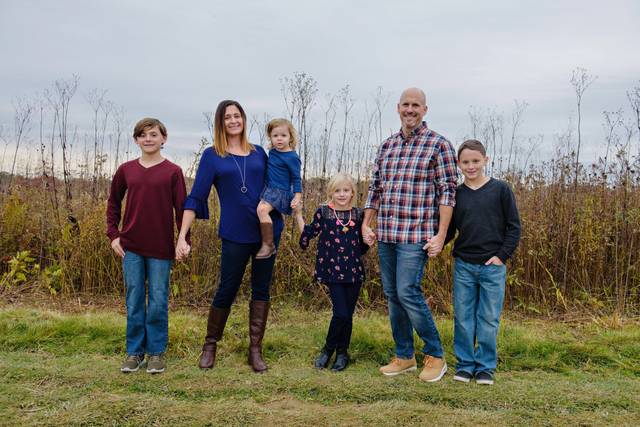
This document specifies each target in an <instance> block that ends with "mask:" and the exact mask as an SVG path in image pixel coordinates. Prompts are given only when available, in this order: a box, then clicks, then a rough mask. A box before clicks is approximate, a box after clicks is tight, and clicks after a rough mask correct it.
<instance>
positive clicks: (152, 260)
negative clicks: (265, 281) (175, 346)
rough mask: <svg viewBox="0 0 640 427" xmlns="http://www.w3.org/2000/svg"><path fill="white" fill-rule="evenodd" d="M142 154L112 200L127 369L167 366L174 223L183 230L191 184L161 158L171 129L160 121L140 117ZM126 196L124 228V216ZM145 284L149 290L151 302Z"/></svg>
mask: <svg viewBox="0 0 640 427" xmlns="http://www.w3.org/2000/svg"><path fill="white" fill-rule="evenodd" d="M133 137H134V139H135V142H136V144H137V145H138V146H139V147H140V151H141V155H140V157H139V158H137V159H135V160H131V161H128V162H126V163H123V164H122V165H120V167H119V168H118V170H117V171H116V174H115V175H114V177H113V181H112V182H111V193H110V195H109V201H108V203H107V236H109V239H110V240H111V247H112V248H113V250H114V251H115V253H116V254H118V255H119V256H120V257H122V259H123V261H122V269H123V273H124V282H125V287H126V304H127V339H126V341H127V358H126V359H125V361H124V362H123V363H122V365H121V367H120V370H121V371H122V372H135V371H137V370H138V369H139V368H140V366H141V365H142V363H143V361H144V357H145V354H146V355H148V356H149V360H148V361H147V372H149V373H160V372H164V370H165V361H164V352H165V350H166V347H167V340H168V329H169V321H168V319H169V314H168V311H169V307H168V296H169V295H168V294H169V274H170V272H171V266H172V264H173V259H174V257H175V248H174V228H173V224H174V212H175V223H176V225H177V227H178V230H179V229H180V225H181V222H182V205H183V204H184V201H185V198H186V188H185V183H184V177H183V175H182V169H180V167H179V166H177V165H175V164H173V163H171V162H170V161H169V160H167V159H165V158H164V157H162V155H161V154H160V150H161V149H162V147H163V146H164V144H165V143H166V142H167V129H166V127H165V126H164V125H163V124H162V122H160V121H159V120H157V119H151V118H145V119H142V120H140V121H139V122H138V123H137V124H136V126H135V128H134V131H133ZM125 195H126V198H127V200H126V208H125V211H124V220H123V221H122V227H121V228H120V229H118V226H119V225H120V214H121V212H122V200H123V198H124V197H125ZM146 286H148V289H149V301H148V304H147V297H146V294H147V292H146Z"/></svg>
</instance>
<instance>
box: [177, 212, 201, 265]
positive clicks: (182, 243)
mask: <svg viewBox="0 0 640 427" xmlns="http://www.w3.org/2000/svg"><path fill="white" fill-rule="evenodd" d="M195 218H196V213H195V212H194V211H192V210H191V209H185V211H184V212H183V214H182V226H181V227H180V234H178V243H177V244H176V260H178V261H181V260H183V259H184V258H186V257H187V256H188V255H189V252H190V251H191V246H190V245H189V244H188V243H187V233H188V232H189V229H190V228H191V224H192V223H193V220H194V219H195Z"/></svg>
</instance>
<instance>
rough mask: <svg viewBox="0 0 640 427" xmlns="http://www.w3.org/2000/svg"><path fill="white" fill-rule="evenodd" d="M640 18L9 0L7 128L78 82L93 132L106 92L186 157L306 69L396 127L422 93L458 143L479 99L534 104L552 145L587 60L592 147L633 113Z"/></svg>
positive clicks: (493, 9)
mask: <svg viewBox="0 0 640 427" xmlns="http://www.w3.org/2000/svg"><path fill="white" fill-rule="evenodd" d="M638 22H640V2H639V1H638V0H628V1H625V0H620V1H617V0H611V1H609V2H607V3H605V2H602V1H590V0H581V1H561V0H555V1H547V0H536V1H507V0H505V1H491V0H487V1H482V2H479V1H448V2H435V1H425V0H420V1H393V2H392V1H383V0H367V1H333V0H329V1H327V0H323V1H315V2H306V1H252V0H245V1H237V2H231V1H226V2H221V1H211V0H208V1H175V2H174V1H166V0H157V1H153V2H142V1H131V0H128V1H65V0H59V1H55V2H52V1H32V0H13V1H11V0H0V41H1V43H0V58H1V61H2V66H1V67H0V123H2V124H4V125H5V127H7V126H9V127H11V126H12V120H13V107H12V105H11V103H12V100H14V99H15V98H16V97H35V96H37V94H38V93H39V92H42V90H44V89H45V88H47V87H50V86H51V84H52V83H53V82H54V81H55V80H56V79H60V78H69V77H70V76H71V75H73V74H77V75H79V76H80V86H79V92H78V94H77V95H76V98H75V99H74V103H73V105H72V111H71V121H72V122H74V123H77V124H78V125H79V126H81V127H82V126H87V124H88V121H87V115H88V110H89V108H88V105H87V103H86V101H85V96H86V93H88V92H89V91H90V90H91V89H94V88H97V89H106V90H108V92H107V98H108V99H109V100H111V101H113V102H114V103H116V104H118V105H121V106H123V107H124V109H125V110H126V115H127V118H128V119H129V120H131V121H132V122H134V121H135V120H137V119H139V118H141V117H144V116H154V117H158V118H160V119H161V120H163V121H164V122H165V123H166V124H167V127H168V128H169V133H170V141H169V142H170V144H171V145H172V146H173V149H174V150H176V151H175V152H180V151H182V152H187V151H193V150H194V149H195V148H196V146H197V144H198V141H199V139H200V136H203V135H205V134H206V127H205V125H204V122H203V120H202V114H201V113H202V112H203V111H212V110H214V109H215V106H216V104H217V103H218V102H219V101H220V100H222V99H225V98H232V99H237V100H238V101H240V102H241V103H242V104H243V106H244V107H245V109H246V110H247V113H248V114H249V115H250V116H252V115H256V116H262V115H263V113H267V114H269V115H282V114H283V108H284V104H283V102H282V96H281V93H280V86H281V83H280V79H281V78H282V77H285V76H291V75H292V74H293V73H294V72H296V71H304V72H306V73H308V74H309V75H311V76H312V77H313V78H315V79H316V81H317V83H318V88H319V91H320V94H325V93H328V92H331V93H335V92H337V91H338V90H339V89H340V88H341V87H343V86H344V85H345V84H349V85H350V87H351V89H352V91H353V94H354V98H355V99H356V100H358V101H359V102H361V103H363V102H364V101H365V100H370V98H371V95H372V93H373V92H374V91H375V89H376V88H377V87H378V86H382V87H383V88H384V90H385V91H386V92H389V93H390V94H391V100H390V102H389V104H388V105H387V108H386V109H387V111H386V114H385V117H384V128H385V129H392V128H393V129H397V128H398V126H399V125H398V118H397V115H396V114H395V103H396V101H397V97H398V95H399V94H400V92H401V91H402V89H404V88H406V87H409V86H418V87H421V88H423V89H424V90H425V92H426V93H427V96H428V105H429V112H428V114H427V117H426V119H427V121H428V123H429V125H430V127H432V128H433V129H435V130H437V131H439V132H440V133H442V134H443V135H445V136H447V137H448V138H449V139H450V140H452V142H454V144H456V145H457V144H458V143H459V142H461V141H460V140H459V139H460V138H462V137H464V136H465V135H468V134H469V132H470V125H469V118H468V114H467V112H468V111H469V107H470V106H471V105H473V106H476V107H478V108H495V109H496V110H497V111H501V112H504V113H505V114H506V115H508V114H509V113H510V111H511V109H512V106H513V102H514V100H515V99H517V100H524V101H526V102H528V103H529V107H528V109H527V111H526V113H525V117H524V126H523V128H522V132H521V134H522V136H523V137H526V136H532V135H536V134H544V135H545V141H546V144H548V146H547V148H541V150H542V151H544V150H547V151H549V150H550V147H551V144H552V140H553V137H554V135H555V134H558V133H561V132H563V131H564V130H565V129H566V128H567V126H568V123H569V119H570V117H572V116H573V117H575V101H574V98H575V95H574V92H573V89H572V87H571V85H570V84H569V78H570V77H571V72H572V70H573V69H574V68H576V67H583V68H586V69H587V70H588V72H589V73H590V74H592V75H596V76H597V80H596V81H595V82H594V83H593V85H592V86H591V87H590V88H589V89H588V90H587V92H586V94H585V96H584V101H583V102H584V133H585V143H586V144H587V147H588V148H587V151H585V152H586V153H593V150H594V149H595V148H596V147H597V146H598V144H600V143H601V141H602V139H603V130H602V111H603V110H617V109H619V108H621V107H622V108H625V110H626V111H627V113H628V111H629V108H628V104H627V100H626V95H625V92H626V91H627V90H629V89H631V88H633V87H634V86H638V85H640V81H639V80H640V55H638V44H639V42H640V25H638ZM322 99H323V96H319V97H318V100H319V102H320V101H322ZM361 105H363V104H361ZM318 108H319V107H318ZM318 111H319V110H318ZM588 150H591V151H588ZM586 155H587V156H589V155H591V154H586ZM584 160H585V161H586V160H590V159H588V158H585V159H584Z"/></svg>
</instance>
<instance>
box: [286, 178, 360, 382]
mask: <svg viewBox="0 0 640 427" xmlns="http://www.w3.org/2000/svg"><path fill="white" fill-rule="evenodd" d="M355 192H356V187H355V184H354V182H353V179H352V178H351V176H349V175H347V174H343V173H339V174H337V175H336V176H334V177H333V178H331V180H330V181H329V185H328V188H327V195H328V200H327V204H326V205H322V206H320V207H319V208H318V210H317V211H316V212H315V214H314V215H313V221H312V222H311V224H310V225H305V223H304V219H303V217H302V211H301V210H300V209H299V208H297V209H296V216H295V219H296V223H297V225H298V228H299V229H300V233H301V235H300V247H301V248H302V249H306V248H307V247H308V246H309V240H310V239H312V238H314V237H317V236H319V239H318V251H317V254H316V269H315V273H314V276H315V279H316V280H318V281H319V282H321V283H323V284H325V285H326V286H328V288H329V293H330V296H331V303H332V305H333V316H332V317H331V323H330V324H329V331H328V332H327V339H326V342H325V345H324V347H323V348H322V350H321V352H320V354H319V355H318V357H317V359H316V360H315V367H316V368H318V369H323V368H326V367H327V365H328V364H329V360H330V359H331V356H332V355H333V352H334V351H335V352H336V360H335V363H334V364H333V365H332V366H331V370H332V371H342V370H344V369H345V368H346V367H347V365H348V364H349V354H348V353H347V350H348V349H349V342H350V341H351V328H352V324H353V311H354V310H355V308H356V301H357V299H358V294H359V293H360V287H361V286H362V282H363V281H364V266H363V264H362V255H363V254H364V253H365V252H366V251H367V250H368V249H369V246H367V245H366V244H365V243H364V242H363V241H362V234H361V231H360V230H361V226H362V219H363V211H362V209H359V208H354V207H353V205H352V204H353V198H354V196H355Z"/></svg>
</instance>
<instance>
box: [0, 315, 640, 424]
mask: <svg viewBox="0 0 640 427" xmlns="http://www.w3.org/2000/svg"><path fill="white" fill-rule="evenodd" d="M246 312H247V307H246V304H245V305H240V306H238V307H234V309H233V310H232V315H231V317H230V319H229V323H228V327H227V329H226V331H225V336H224V339H223V341H222V342H221V343H220V345H219V357H218V362H217V366H216V368H215V369H213V370H211V371H201V370H199V369H198V368H197V367H196V363H197V358H198V355H199V347H200V344H201V342H200V341H201V339H202V335H203V333H204V328H205V323H206V319H205V317H204V315H202V314H199V313H196V312H190V311H179V312H172V313H171V315H170V331H169V333H170V346H169V351H168V370H167V372H166V373H164V374H162V375H155V376H151V375H148V374H146V373H145V372H137V373H134V374H127V375H125V374H121V373H120V372H119V370H118V369H119V364H120V362H121V360H122V358H123V356H124V327H125V319H124V316H123V315H122V314H118V313H116V312H114V311H95V312H88V313H84V314H73V313H63V312H57V311H47V310H43V309H37V308H13V307H4V308H1V309H0V413H1V414H2V417H1V419H0V424H2V425H4V424H6V425H16V424H23V425H42V424H44V425H261V426H262V425H281V426H290V425H318V426H320V425H369V426H378V425H413V424H420V425H478V424H479V425H494V426H495V425H528V426H536V425H603V424H614V425H640V409H639V408H640V366H639V363H638V362H639V361H640V360H639V359H640V326H639V325H637V324H628V325H625V326H623V327H621V328H618V329H607V328H603V327H602V326H598V325H597V324H595V323H589V324H562V323H558V322H553V321H542V320H535V321H516V320H505V321H504V322H503V326H502V328H501V333H500V337H499V351H500V366H499V372H498V374H497V381H496V385H495V386H493V387H482V386H477V385H475V384H473V383H472V384H467V385H465V384H459V383H454V382H453V380H452V374H451V373H450V374H448V375H447V376H445V378H444V380H443V381H440V382H439V383H435V384H425V383H421V382H420V381H419V380H418V379H417V373H415V374H407V375H403V376H400V377H395V378H386V377H383V376H382V375H380V374H379V373H378V371H377V368H378V367H379V366H380V364H382V363H384V362H386V361H387V360H388V358H389V356H390V352H391V349H392V341H391V334H390V331H389V325H388V319H387V318H386V317H385V316H384V315H381V314H378V313H364V314H361V313H360V314H358V315H357V316H356V319H355V325H354V333H353V343H352V348H351V354H352V356H353V358H354V360H355V361H354V363H353V364H352V365H351V366H350V367H349V368H348V369H347V371H345V372H343V373H339V374H334V373H331V372H326V371H322V372H318V371H315V370H314V369H312V368H311V363H312V360H313V357H314V356H315V354H316V352H317V351H318V349H319V347H320V346H321V344H322V342H323V338H324V333H325V330H326V326H327V323H328V320H329V313H328V312H304V311H298V310H296V309H294V308H291V307H284V306H276V307H275V308H274V310H272V313H271V317H270V322H269V326H268V330H267V334H266V337H265V357H266V359H267V362H268V363H269V366H270V370H269V371H268V372H267V373H266V374H263V375H256V374H253V373H252V372H251V370H250V368H249V367H248V366H247V365H246V351H247V345H248V338H247V326H246V323H247V319H246ZM438 329H439V330H440V331H441V334H442V339H443V342H444V344H445V348H446V351H447V359H448V363H449V365H450V367H451V368H450V369H451V370H452V366H453V365H454V363H455V360H454V358H453V356H452V353H453V352H452V338H453V337H452V331H453V326H452V323H451V321H450V320H445V319H440V320H439V321H438Z"/></svg>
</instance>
